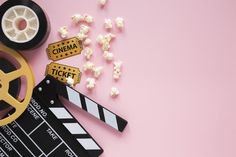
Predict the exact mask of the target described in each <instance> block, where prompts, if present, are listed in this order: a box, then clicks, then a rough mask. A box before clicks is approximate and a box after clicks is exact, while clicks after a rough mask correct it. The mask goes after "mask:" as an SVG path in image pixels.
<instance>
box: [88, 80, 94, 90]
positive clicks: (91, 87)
mask: <svg viewBox="0 0 236 157" xmlns="http://www.w3.org/2000/svg"><path fill="white" fill-rule="evenodd" d="M86 82H87V85H86V87H87V89H89V90H92V89H93V88H94V87H95V85H96V81H95V79H94V78H87V80H86Z"/></svg>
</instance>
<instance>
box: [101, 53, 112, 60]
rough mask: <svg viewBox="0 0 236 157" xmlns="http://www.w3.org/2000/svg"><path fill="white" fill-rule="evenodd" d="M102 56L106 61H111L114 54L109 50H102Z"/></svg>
mask: <svg viewBox="0 0 236 157" xmlns="http://www.w3.org/2000/svg"><path fill="white" fill-rule="evenodd" d="M103 57H104V58H105V60H106V61H112V60H113V58H114V55H113V53H111V52H108V51H104V53H103Z"/></svg>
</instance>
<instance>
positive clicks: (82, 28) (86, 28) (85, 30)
mask: <svg viewBox="0 0 236 157" xmlns="http://www.w3.org/2000/svg"><path fill="white" fill-rule="evenodd" d="M89 30H90V27H89V26H86V25H81V26H80V33H83V34H88V32H89Z"/></svg>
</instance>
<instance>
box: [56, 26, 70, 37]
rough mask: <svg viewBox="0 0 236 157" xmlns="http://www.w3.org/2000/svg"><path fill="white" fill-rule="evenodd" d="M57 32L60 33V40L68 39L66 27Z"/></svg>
mask: <svg viewBox="0 0 236 157" xmlns="http://www.w3.org/2000/svg"><path fill="white" fill-rule="evenodd" d="M58 32H59V33H60V37H61V38H62V39H65V38H67V37H68V28H67V26H63V27H61V28H60V29H59V30H58Z"/></svg>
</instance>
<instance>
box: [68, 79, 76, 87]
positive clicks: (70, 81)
mask: <svg viewBox="0 0 236 157" xmlns="http://www.w3.org/2000/svg"><path fill="white" fill-rule="evenodd" d="M66 83H67V84H68V85H69V86H70V87H73V86H74V83H75V81H74V79H73V78H72V77H68V78H66Z"/></svg>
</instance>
